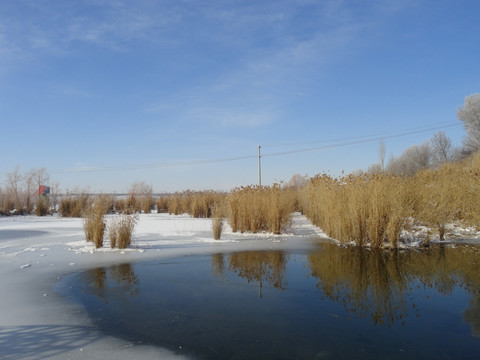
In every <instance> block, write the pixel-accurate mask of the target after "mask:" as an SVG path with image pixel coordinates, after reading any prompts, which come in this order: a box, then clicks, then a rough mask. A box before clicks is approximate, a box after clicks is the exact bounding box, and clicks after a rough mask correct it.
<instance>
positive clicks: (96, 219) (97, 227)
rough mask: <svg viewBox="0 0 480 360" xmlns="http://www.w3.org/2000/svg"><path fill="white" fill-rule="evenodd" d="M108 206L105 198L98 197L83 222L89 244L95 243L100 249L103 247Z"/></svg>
mask: <svg viewBox="0 0 480 360" xmlns="http://www.w3.org/2000/svg"><path fill="white" fill-rule="evenodd" d="M107 210H108V206H107V204H106V202H105V198H102V197H98V198H97V199H96V200H95V202H94V203H93V206H91V207H90V209H88V211H87V215H86V217H85V218H84V220H83V228H84V231H85V237H86V239H87V241H88V242H93V243H94V244H95V247H96V248H97V249H98V248H100V247H102V246H103V237H104V234H105V228H106V223H105V214H106V213H107Z"/></svg>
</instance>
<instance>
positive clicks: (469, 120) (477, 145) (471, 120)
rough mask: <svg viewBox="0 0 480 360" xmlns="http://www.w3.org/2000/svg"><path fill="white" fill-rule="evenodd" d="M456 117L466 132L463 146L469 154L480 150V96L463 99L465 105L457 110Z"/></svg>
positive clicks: (474, 95)
mask: <svg viewBox="0 0 480 360" xmlns="http://www.w3.org/2000/svg"><path fill="white" fill-rule="evenodd" d="M457 117H458V118H459V119H460V121H462V122H463V127H464V128H465V131H466V132H467V135H466V137H465V139H464V140H463V145H464V146H465V149H466V150H467V151H469V152H470V153H473V152H475V151H477V150H479V149H480V94H472V95H470V96H466V97H465V104H463V106H460V107H459V108H458V109H457Z"/></svg>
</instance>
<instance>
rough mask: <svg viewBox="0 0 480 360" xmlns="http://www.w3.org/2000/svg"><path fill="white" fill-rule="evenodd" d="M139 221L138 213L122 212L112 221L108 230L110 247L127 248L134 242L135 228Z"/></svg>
mask: <svg viewBox="0 0 480 360" xmlns="http://www.w3.org/2000/svg"><path fill="white" fill-rule="evenodd" d="M137 222H138V216H137V215H126V214H122V215H119V217H117V218H114V219H112V220H111V221H110V224H109V227H108V232H109V238H110V247H111V248H112V249H113V248H115V247H117V246H118V248H119V249H126V248H127V247H129V246H130V245H131V243H132V238H133V230H134V228H135V225H136V224H137Z"/></svg>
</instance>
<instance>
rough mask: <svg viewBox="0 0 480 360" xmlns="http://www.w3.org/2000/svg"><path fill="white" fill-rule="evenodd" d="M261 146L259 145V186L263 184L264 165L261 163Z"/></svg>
mask: <svg viewBox="0 0 480 360" xmlns="http://www.w3.org/2000/svg"><path fill="white" fill-rule="evenodd" d="M260 148H261V146H260V145H258V186H259V187H261V186H262V165H261V161H260V159H261V158H262V156H261V155H260Z"/></svg>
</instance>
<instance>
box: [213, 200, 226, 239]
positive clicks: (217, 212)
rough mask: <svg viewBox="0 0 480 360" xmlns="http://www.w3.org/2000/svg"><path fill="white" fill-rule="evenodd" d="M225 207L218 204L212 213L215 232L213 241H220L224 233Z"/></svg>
mask: <svg viewBox="0 0 480 360" xmlns="http://www.w3.org/2000/svg"><path fill="white" fill-rule="evenodd" d="M224 213H225V210H224V205H223V204H218V205H216V206H215V207H214V209H213V211H212V230H213V239H214V240H220V238H221V236H222V231H223V223H224V220H225V219H224V216H225V215H224Z"/></svg>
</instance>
